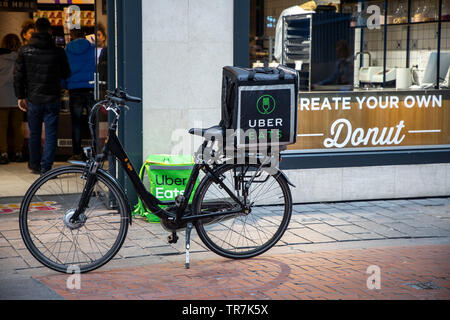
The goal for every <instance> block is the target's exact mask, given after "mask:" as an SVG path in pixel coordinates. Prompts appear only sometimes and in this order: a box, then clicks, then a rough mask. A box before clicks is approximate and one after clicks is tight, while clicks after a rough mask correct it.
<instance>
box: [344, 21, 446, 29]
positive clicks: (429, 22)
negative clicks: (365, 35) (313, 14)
mask: <svg viewBox="0 0 450 320" xmlns="http://www.w3.org/2000/svg"><path fill="white" fill-rule="evenodd" d="M439 22H441V23H444V22H450V20H440V21H439V20H433V21H421V22H405V23H388V24H380V27H383V26H387V27H392V26H413V25H416V24H431V23H439ZM350 28H352V29H361V28H367V26H353V27H350Z"/></svg>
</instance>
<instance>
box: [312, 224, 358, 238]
mask: <svg viewBox="0 0 450 320" xmlns="http://www.w3.org/2000/svg"><path fill="white" fill-rule="evenodd" d="M310 228H311V229H313V230H315V231H317V232H320V233H322V234H326V235H327V236H328V237H330V238H333V239H335V240H337V241H347V240H358V238H357V237H355V236H353V235H351V234H349V233H346V232H344V231H342V230H339V229H338V228H336V227H332V226H327V225H323V224H315V225H311V226H310Z"/></svg>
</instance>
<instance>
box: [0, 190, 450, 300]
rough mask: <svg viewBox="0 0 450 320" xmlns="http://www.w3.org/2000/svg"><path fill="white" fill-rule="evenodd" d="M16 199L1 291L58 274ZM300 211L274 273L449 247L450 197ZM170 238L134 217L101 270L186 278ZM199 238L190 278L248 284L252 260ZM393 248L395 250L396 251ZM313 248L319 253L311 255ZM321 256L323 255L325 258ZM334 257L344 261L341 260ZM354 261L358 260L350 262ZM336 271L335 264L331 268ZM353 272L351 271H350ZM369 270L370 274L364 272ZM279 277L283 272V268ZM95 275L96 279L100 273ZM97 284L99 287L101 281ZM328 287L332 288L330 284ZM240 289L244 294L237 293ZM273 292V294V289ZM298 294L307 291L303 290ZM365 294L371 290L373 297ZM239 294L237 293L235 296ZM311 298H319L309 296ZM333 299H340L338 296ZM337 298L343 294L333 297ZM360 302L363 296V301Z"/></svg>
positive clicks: (4, 245) (6, 232) (5, 227)
mask: <svg viewBox="0 0 450 320" xmlns="http://www.w3.org/2000/svg"><path fill="white" fill-rule="evenodd" d="M15 200H17V199H14V198H0V207H3V208H5V207H6V208H7V209H8V210H4V211H3V212H4V213H2V214H0V289H2V288H1V286H2V283H4V282H2V281H13V280H14V279H19V278H20V279H23V278H29V277H30V276H39V277H40V279H41V278H42V279H45V276H52V275H54V274H55V273H54V272H53V271H52V270H49V269H47V268H45V267H43V266H42V265H40V264H39V263H38V262H37V261H36V260H35V259H34V258H33V257H32V256H31V254H30V253H29V252H28V251H27V249H26V248H25V246H24V244H23V242H22V239H21V237H20V231H19V225H18V218H17V210H16V209H15V208H16V206H15V205H14V201H15ZM9 209H11V210H9ZM293 210H294V211H293V215H292V219H291V222H290V225H289V228H288V230H287V231H286V233H285V234H284V236H283V238H282V239H281V240H280V241H279V243H278V244H277V245H276V247H274V248H272V249H271V250H270V251H269V252H268V253H267V254H266V255H264V256H262V257H261V258H262V259H268V260H267V261H266V262H265V263H271V264H272V265H273V266H274V268H281V267H280V266H278V267H277V265H276V264H274V263H275V262H273V261H277V260H280V261H282V260H283V259H284V258H283V257H284V256H281V255H284V254H286V258H285V259H291V258H292V259H294V258H293V257H294V256H295V255H300V256H299V257H297V258H295V259H296V260H299V261H303V260H302V259H303V258H305V259H307V258H308V257H311V256H308V255H316V254H321V251H327V252H329V253H328V255H329V258H321V259H322V260H323V259H325V260H323V261H329V260H330V259H332V258H333V257H332V256H333V250H340V251H339V254H341V253H342V254H343V251H341V250H342V249H345V248H362V247H365V248H370V247H374V246H386V247H389V246H392V245H403V244H408V246H411V245H412V246H413V247H410V248H414V246H415V245H418V244H450V197H447V198H426V199H401V200H384V201H381V200H380V201H353V202H341V203H313V204H297V205H294V207H293ZM167 235H168V232H167V231H165V230H163V229H162V228H161V226H159V225H158V224H149V223H147V222H145V221H143V220H141V219H135V220H134V223H133V225H132V226H131V227H130V229H129V232H128V236H127V239H126V241H125V243H124V245H123V247H122V248H121V250H120V251H119V253H118V255H117V256H116V257H115V258H114V259H113V260H112V261H110V262H109V263H108V264H107V265H105V266H104V267H102V268H101V269H100V270H99V272H103V273H107V272H121V271H120V270H121V269H119V268H124V267H125V268H129V267H135V271H136V272H141V271H138V270H141V268H144V270H150V271H148V273H147V277H146V279H148V278H150V279H151V277H150V276H149V275H150V274H155V272H156V274H158V272H159V271H158V270H159V268H163V269H164V268H168V266H173V267H174V270H175V271H176V270H178V271H180V274H181V271H182V272H183V273H184V272H185V271H184V268H183V266H184V264H183V262H182V261H183V258H184V257H183V253H184V241H183V239H184V233H183V232H181V233H180V234H179V236H180V239H181V241H179V242H178V243H177V244H172V245H168V244H167V241H166V237H167ZM192 236H193V237H192V246H191V250H192V258H191V262H192V264H193V265H195V266H196V267H195V268H194V267H193V269H192V270H190V271H188V274H192V272H198V270H199V269H198V266H205V267H207V266H208V269H209V270H217V272H218V273H219V274H221V273H220V270H219V269H220V267H222V266H228V267H229V268H232V270H237V271H236V275H233V276H231V275H230V276H229V277H228V278H227V279H231V278H233V279H234V278H236V279H241V278H239V277H240V276H241V275H242V274H241V272H240V270H241V268H242V267H244V266H245V264H246V263H247V262H246V261H234V262H231V261H229V260H217V258H218V256H216V255H215V254H213V253H211V252H210V251H208V250H207V249H206V248H205V247H204V245H203V244H202V243H201V241H200V240H199V238H198V236H197V235H196V233H195V231H194V232H193V235H192ZM369 244H370V245H369ZM436 248H441V249H439V250H441V251H442V254H443V255H444V256H445V255H446V254H447V253H448V252H449V250H448V247H446V246H443V247H436ZM370 250H374V249H370ZM386 250H387V251H389V249H386ZM405 250H407V249H405ZM436 250H438V249H436ZM308 251H316V252H314V253H308ZM318 251H320V252H318ZM364 252H365V251H364V250H363V251H361V253H360V256H363V255H362V254H363V253H364ZM411 252H413V253H414V252H415V251H414V249H411ZM292 254H293V255H292ZM273 255H278V256H273ZM438 256H439V255H438V254H436V255H435V256H434V257H435V258H436V259H437V257H438ZM317 257H319V258H320V256H317ZM446 257H447V261H445V260H436V261H438V264H437V265H436V266H435V267H437V266H447V270H448V265H447V264H446V263H448V260H449V259H448V256H446ZM335 258H336V259H338V257H337V256H336V257H335ZM211 259H212V260H211ZM214 259H216V260H214ZM258 259H260V258H258ZM274 259H275V260H274ZM295 259H294V260H295ZM321 259H318V260H317V261H321ZM427 259H428V258H427ZM172 261H174V263H176V264H175V265H171V264H170V262H172ZM255 261H258V260H256V259H252V260H248V263H250V264H252V263H255ZM330 261H331V260H330ZM333 261H334V260H333ZM427 261H428V260H427ZM222 262H223V263H222ZM369 262H370V261H365V263H366V264H367V263H369ZM335 263H336V262H335ZM347 263H351V261H350V262H347ZM154 264H157V265H158V266H159V267H158V268H157V270H156V271H155V269H152V268H153V267H152V265H154ZM215 264H217V266H215ZM285 265H288V266H289V268H290V270H291V271H292V270H297V271H298V270H300V271H301V270H302V269H296V268H297V266H296V264H295V263H293V264H292V263H290V262H289V261H286V262H285ZM331 266H334V265H333V264H331ZM255 267H256V266H255ZM362 267H363V266H361V268H362ZM180 268H181V269H180ZM215 268H216V269H215ZM217 268H219V269H217ZM298 268H306V269H308V267H305V266H304V265H301V266H299V267H298ZM315 268H316V269H317V268H319V266H316V267H315ZM324 268H325V269H320V270H321V272H320V273H321V275H318V277H322V276H323V275H324V274H326V272H328V273H330V272H336V270H335V269H334V268H330V266H328V267H324ZM342 268H343V269H342ZM342 268H338V270H345V269H346V267H342ZM365 268H367V266H365ZM423 268H424V269H423V272H425V277H423V276H422V273H421V272H420V270H419V269H417V270H416V271H415V272H416V273H414V274H412V276H416V277H417V278H418V279H417V281H419V280H420V279H422V278H423V279H422V280H424V281H425V280H426V274H427V273H426V272H427V268H428V267H427V265H426V264H423ZM347 269H349V267H348V268H347ZM228 270H229V269H228ZM311 270H312V269H311ZM349 270H350V269H349ZM411 270H413V269H411ZM363 271H364V272H365V269H364V270H363ZM211 272H213V271H211ZM274 272H275V273H276V271H274ZM358 272H359V273H358V274H360V271H358ZM364 272H363V274H364ZM382 272H383V271H382ZM92 274H94V275H95V274H97V273H92ZM207 274H210V273H207ZM271 274H274V273H271ZM383 274H384V273H383ZM399 274H400V273H399ZM194 275H195V274H194ZM85 276H86V279H89V277H91V275H90V274H88V275H83V278H84V277H85ZM158 276H161V279H163V280H164V281H166V280H170V279H167V278H164V273H161V274H158ZM364 276H366V275H365V274H364ZM412 276H411V277H412ZM63 277H64V275H63ZM184 277H186V275H184ZM366 277H367V276H366ZM443 277H444V278H443V279H447V278H448V275H444V276H443ZM191 278H192V277H191ZM194 278H195V277H194ZM412 278H414V277H412ZM419 278H420V279H419ZM49 279H59V278H57V277H56V278H49ZM61 279H62V278H61ZM358 279H359V278H358ZM197 280H198V279H197ZM241 280H242V279H241ZM359 280H361V279H359ZM359 280H358V281H359ZM92 281H93V282H95V281H94V280H92ZM130 281H131V280H130ZM135 281H137V280H135ZM164 281H162V283H164ZM230 281H231V280H230ZM242 281H244V280H242ZM258 281H260V282H261V283H263V282H264V280H263V279H259V280H258ZM405 281H406V280H405ZM411 281H414V279H411ZM197 282H198V281H197ZM244 282H245V281H244ZM138 283H139V281H138ZM405 283H406V282H405ZM135 285H136V284H135ZM291 285H292V284H291ZM304 285H305V288H308V285H306V284H304ZM309 285H310V284H309ZM323 285H324V286H326V284H323ZM399 285H401V288H402V290H403V291H404V290H407V292H410V293H418V294H419V296H420V294H421V292H422V291H417V289H415V290H416V291H414V290H412V291H408V290H410V289H413V288H410V287H407V288H404V286H403V285H402V284H399ZM444 287H445V286H444ZM283 288H284V287H283ZM323 288H324V287H323ZM358 288H359V289H358V290H357V291H355V292H359V291H361V290H364V286H363V287H362V288H361V287H358ZM236 290H237V291H239V290H238V289H236ZM246 290H247V289H246ZM0 291H1V290H0ZM237 291H236V292H237ZM266 291H267V292H269V291H270V290H269V291H268V290H266ZM403 291H402V292H403ZM431 291H433V290H431ZM431 291H427V290H424V292H427V297H428V296H429V295H430V294H431ZM205 292H207V290H205ZM218 292H220V290H218ZM250 292H251V290H250ZM299 292H303V291H301V290H300V291H299ZM395 292H397V291H395ZM0 293H1V292H0ZM198 293H199V296H202V295H201V292H198ZM303 293H304V292H303ZM369 293H371V294H374V292H373V291H370V292H369ZM257 294H258V290H256V291H255V295H256V296H255V297H258V298H261V297H263V298H265V297H264V296H258V295H257ZM334 294H336V293H334ZM341 294H342V297H343V298H348V296H346V294H349V292H348V291H346V293H345V292H341ZM364 294H368V293H367V292H366V293H364ZM86 296H88V295H86ZM119 296H120V295H118V296H117V298H118V297H119ZM163 296H164V295H161V296H158V297H154V298H155V299H162V297H163ZM234 296H235V297H238V294H237V293H236V294H235V295H234ZM394 296H395V294H394ZM105 297H106V296H105ZM136 297H137V296H136ZM180 297H181V296H180ZM227 297H228V296H227ZM231 297H233V295H231ZM307 297H308V295H306V294H304V296H302V298H307ZM310 297H312V296H311V295H310ZM330 297H333V295H331V293H330ZM334 297H337V296H336V295H334ZM378 297H379V296H376V297H375V298H378ZM447 297H448V296H447ZM354 298H358V296H356V297H354Z"/></svg>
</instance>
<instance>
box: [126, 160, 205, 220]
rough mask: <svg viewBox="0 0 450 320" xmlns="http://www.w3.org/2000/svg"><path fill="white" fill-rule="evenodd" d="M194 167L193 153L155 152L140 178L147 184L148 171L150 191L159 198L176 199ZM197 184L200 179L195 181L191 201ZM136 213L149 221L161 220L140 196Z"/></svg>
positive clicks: (135, 207) (146, 161) (142, 170)
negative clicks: (145, 178)
mask: <svg viewBox="0 0 450 320" xmlns="http://www.w3.org/2000/svg"><path fill="white" fill-rule="evenodd" d="M193 167H194V158H193V157H192V156H191V155H168V154H154V155H150V156H148V157H147V160H145V163H144V164H143V165H142V167H141V170H140V171H139V178H140V179H141V180H142V181H143V182H144V185H145V184H146V181H144V174H145V173H147V177H148V181H149V188H148V189H149V190H148V191H149V192H150V193H151V194H153V195H154V196H155V197H156V198H158V199H159V200H162V201H170V200H172V201H174V200H175V198H176V197H177V196H178V195H180V194H183V192H184V189H185V188H186V184H187V182H188V180H189V176H190V175H191V171H192V168H193ZM197 186H198V180H197V181H196V183H195V186H194V190H193V191H192V194H191V198H190V199H189V203H191V202H192V198H193V196H194V194H195V190H196V189H197ZM161 207H164V206H161ZM136 214H139V215H140V216H142V217H145V218H147V221H148V222H155V223H157V222H159V221H160V219H159V218H158V217H157V216H156V215H154V214H153V213H151V211H150V210H149V209H147V208H146V207H145V205H144V204H143V203H142V201H141V199H140V198H139V199H138V203H137V204H136V205H135V206H134V211H133V215H134V216H135V215H136Z"/></svg>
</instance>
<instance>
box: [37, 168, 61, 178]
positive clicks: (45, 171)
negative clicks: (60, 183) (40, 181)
mask: <svg viewBox="0 0 450 320" xmlns="http://www.w3.org/2000/svg"><path fill="white" fill-rule="evenodd" d="M50 170H52V169H51V168H50V169H42V170H41V176H43V175H44V174H46V173H47V172H49V171H50ZM57 177H58V176H55V177H53V178H51V179H56V178H57Z"/></svg>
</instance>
